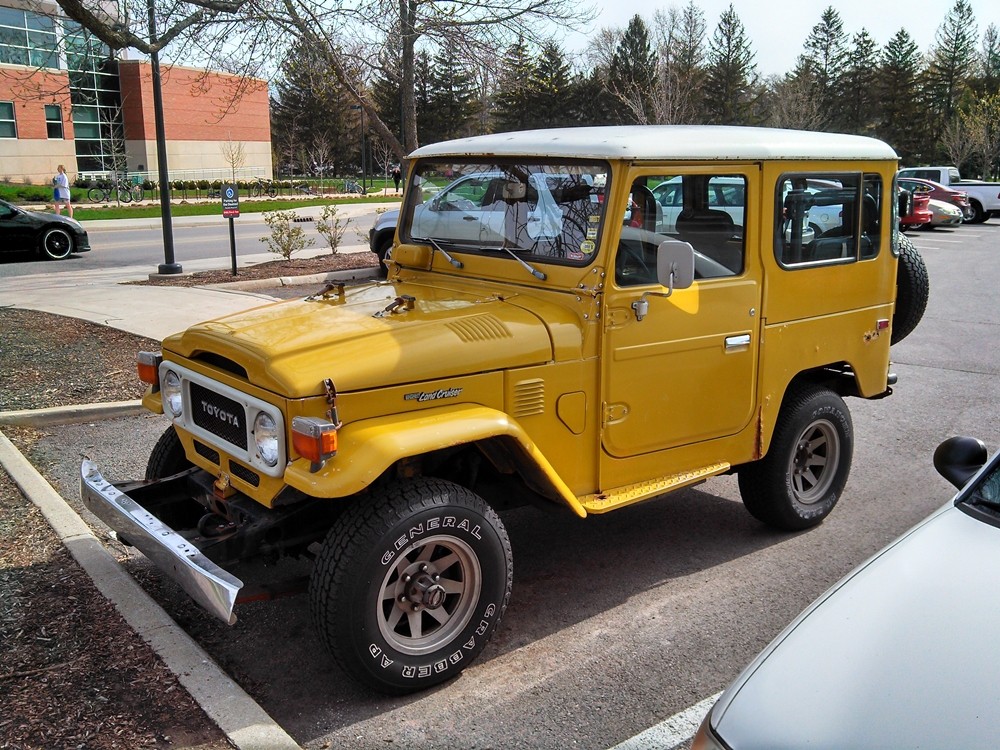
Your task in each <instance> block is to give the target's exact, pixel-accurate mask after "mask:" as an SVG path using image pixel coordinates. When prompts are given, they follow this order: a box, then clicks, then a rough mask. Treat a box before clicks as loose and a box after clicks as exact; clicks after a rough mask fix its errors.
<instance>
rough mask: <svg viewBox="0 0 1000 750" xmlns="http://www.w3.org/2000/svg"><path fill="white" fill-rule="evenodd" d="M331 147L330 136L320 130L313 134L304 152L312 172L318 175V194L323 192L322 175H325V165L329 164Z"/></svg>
mask: <svg viewBox="0 0 1000 750" xmlns="http://www.w3.org/2000/svg"><path fill="white" fill-rule="evenodd" d="M331 147H332V144H331V143H330V134H329V133H328V132H327V131H325V130H321V131H319V132H317V133H313V137H312V141H311V142H310V144H309V148H308V149H307V150H306V153H307V155H308V157H309V161H310V162H311V166H312V169H313V171H315V172H318V173H319V192H320V193H322V192H323V175H324V174H325V173H326V168H327V165H328V164H329V162H330V151H331Z"/></svg>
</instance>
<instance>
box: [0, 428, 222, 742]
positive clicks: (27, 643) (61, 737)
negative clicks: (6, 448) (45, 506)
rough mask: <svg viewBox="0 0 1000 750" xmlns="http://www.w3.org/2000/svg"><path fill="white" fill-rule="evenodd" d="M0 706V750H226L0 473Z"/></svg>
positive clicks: (22, 435)
mask: <svg viewBox="0 0 1000 750" xmlns="http://www.w3.org/2000/svg"><path fill="white" fill-rule="evenodd" d="M15 432H16V431H15ZM17 437H18V442H19V443H21V444H24V443H25V442H30V441H31V439H32V438H31V433H30V431H19V434H18V436H17ZM0 706H3V711H2V712H0V747H2V748H56V747H65V748H69V747H74V748H87V749H88V750H105V749H111V748H198V750H223V749H224V748H230V747H231V745H230V744H229V742H228V741H227V740H226V738H225V735H224V734H223V733H222V731H221V730H220V729H219V728H218V727H217V726H216V725H215V724H214V723H213V722H212V721H211V720H210V719H209V718H208V717H207V716H206V715H205V714H204V712H203V711H202V710H201V708H200V707H199V706H198V705H197V703H195V701H194V699H193V698H191V696H190V695H189V694H188V693H187V692H186V691H185V690H184V688H183V687H182V686H181V685H180V683H179V682H178V681H177V678H176V677H174V675H173V674H171V673H170V671H169V670H168V669H167V668H166V666H164V664H163V663H162V662H161V661H160V659H159V657H157V656H156V654H155V653H154V652H153V651H152V650H151V649H150V648H149V646H147V645H146V643H145V642H144V641H143V640H142V639H141V638H140V637H139V636H138V635H136V633H135V632H134V631H133V630H132V629H131V628H130V627H129V626H128V624H127V623H126V622H125V621H124V620H123V619H122V617H121V615H119V614H118V612H117V610H116V609H115V608H114V606H113V605H112V604H111V603H110V602H108V601H107V600H106V599H105V598H104V597H103V596H102V595H101V594H100V592H99V591H98V590H97V589H96V588H95V586H94V584H93V582H92V581H91V580H90V578H89V577H88V576H87V574H86V573H85V572H84V571H83V569H82V568H80V567H79V565H77V563H76V561H75V560H74V559H73V558H72V556H71V555H70V554H69V552H68V551H67V550H66V548H65V547H64V546H63V545H62V544H61V543H60V542H59V540H58V539H57V538H56V536H55V534H54V533H53V532H52V530H51V528H50V527H49V525H48V523H47V522H46V521H45V519H44V517H43V516H42V515H41V513H40V512H39V511H38V509H37V508H36V507H35V506H34V505H32V504H31V503H30V502H29V501H28V500H26V499H25V498H24V497H23V496H22V495H21V493H20V492H19V491H18V489H17V487H15V486H14V483H13V482H11V481H10V479H9V478H8V477H7V475H6V474H5V473H4V472H2V471H0Z"/></svg>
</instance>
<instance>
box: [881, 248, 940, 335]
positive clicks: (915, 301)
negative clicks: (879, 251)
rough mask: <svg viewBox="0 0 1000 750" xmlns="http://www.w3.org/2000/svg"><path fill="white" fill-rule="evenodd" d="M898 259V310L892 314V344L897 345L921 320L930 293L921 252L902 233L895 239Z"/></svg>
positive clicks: (928, 280)
mask: <svg viewBox="0 0 1000 750" xmlns="http://www.w3.org/2000/svg"><path fill="white" fill-rule="evenodd" d="M896 242H897V243H898V245H897V246H898V247H899V262H898V264H897V267H896V309H895V311H894V312H893V314H892V336H891V337H890V339H889V343H890V344H898V343H899V342H900V341H902V340H903V339H905V338H906V337H907V336H909V335H910V334H911V333H913V330H914V329H915V328H916V327H917V325H918V324H919V323H920V320H921V319H922V318H923V317H924V311H925V310H926V309H927V299H928V297H929V296H930V279H929V278H928V276H927V266H926V265H925V264H924V259H923V258H922V257H920V252H919V251H918V250H917V248H916V247H915V246H914V244H913V242H911V241H910V238H909V237H906V236H905V235H903V234H902V233H900V234H899V236H898V237H897V238H896Z"/></svg>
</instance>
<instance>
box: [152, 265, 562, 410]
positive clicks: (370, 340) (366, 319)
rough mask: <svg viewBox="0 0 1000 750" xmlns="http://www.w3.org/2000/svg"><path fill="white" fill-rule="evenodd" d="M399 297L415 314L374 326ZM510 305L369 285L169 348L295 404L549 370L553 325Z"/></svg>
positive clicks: (266, 311) (495, 299) (284, 306)
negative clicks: (333, 394)
mask: <svg viewBox="0 0 1000 750" xmlns="http://www.w3.org/2000/svg"><path fill="white" fill-rule="evenodd" d="M476 291H478V292H479V293H476ZM399 295H410V296H412V297H413V298H414V307H413V309H412V310H401V311H400V312H397V313H385V314H384V316H383V317H375V314H376V313H379V312H381V311H383V310H384V309H385V308H386V307H387V306H388V305H390V304H391V303H392V302H393V300H394V299H395V298H396V297H397V296H399ZM513 296H515V295H513V294H509V293H505V294H504V298H506V299H510V298H511V297H513ZM504 298H501V296H500V295H499V294H497V293H491V292H490V291H489V290H487V289H479V290H469V289H448V288H442V287H441V286H425V285H421V284H396V285H392V284H387V283H381V284H367V285H363V286H359V287H350V288H348V289H347V290H346V293H345V295H344V296H343V297H341V296H338V295H337V293H336V292H335V291H334V292H332V293H330V295H329V297H328V298H327V299H315V300H310V299H308V298H307V299H303V300H295V301H290V302H282V303H277V304H274V305H268V306H266V307H261V308H257V309H255V310H250V311H248V312H244V313H240V314H238V315H232V316H229V317H225V318H220V319H218V320H214V321H209V322H207V323H201V324H199V325H196V326H193V327H191V328H189V329H188V330H186V331H185V332H183V333H181V334H177V335H175V336H171V337H170V338H168V339H166V340H165V341H164V342H163V348H164V351H172V352H176V353H178V354H180V355H181V356H183V357H188V358H197V357H198V355H200V354H204V353H211V354H214V355H218V356H222V357H225V358H227V359H230V360H232V361H234V362H237V363H239V364H240V365H242V366H244V367H245V368H246V370H247V375H248V377H249V379H250V382H251V383H253V384H255V385H258V386H260V387H262V388H265V389H267V390H270V391H273V392H276V393H279V394H281V395H283V396H285V397H287V398H304V397H306V396H314V395H320V394H322V393H323V386H322V382H323V380H324V379H325V378H332V379H333V381H334V383H335V384H336V386H337V389H338V390H339V391H341V392H348V391H356V390H365V389H369V388H378V387H382V386H386V385H395V384H401V383H410V382H420V381H424V380H432V379H439V378H443V377H454V376H457V375H468V374H472V373H477V372H485V371H489V370H495V369H499V368H508V367H523V366H526V365H534V364H540V363H543V362H548V361H551V359H552V344H551V340H550V337H549V333H548V330H547V328H546V326H545V324H544V323H542V321H541V320H539V318H538V317H536V316H535V315H533V314H532V313H530V312H528V311H526V310H523V309H521V308H519V307H516V306H515V305H513V304H510V303H509V302H507V301H504Z"/></svg>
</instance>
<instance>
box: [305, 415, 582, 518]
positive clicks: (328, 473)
mask: <svg viewBox="0 0 1000 750" xmlns="http://www.w3.org/2000/svg"><path fill="white" fill-rule="evenodd" d="M491 438H500V439H501V440H502V442H503V444H504V447H505V448H506V449H507V452H508V453H509V455H510V457H511V459H512V460H513V463H514V465H515V467H516V468H517V470H518V472H519V473H520V474H521V476H522V478H523V479H524V480H525V482H526V483H527V484H528V486H529V487H531V488H532V489H533V490H535V491H536V492H538V493H539V494H541V495H543V496H545V497H548V498H550V499H552V500H557V501H560V502H564V503H566V504H567V505H568V506H569V507H570V508H571V509H572V510H573V512H574V513H576V514H577V515H578V516H580V518H586V516H587V511H586V509H585V508H584V507H583V505H581V504H580V501H579V500H578V499H577V497H576V495H574V494H573V492H572V490H570V488H569V487H568V486H567V485H566V483H565V482H564V481H563V480H562V478H561V477H560V476H559V474H558V473H557V472H556V471H555V469H553V468H552V465H551V464H550V463H549V461H548V459H546V458H545V456H544V455H543V454H542V452H541V451H540V450H539V449H538V446H536V445H535V444H534V441H532V440H531V438H530V437H528V434H527V433H526V432H525V431H524V429H523V428H522V427H521V425H519V424H518V423H517V422H516V421H515V420H514V419H511V418H510V417H509V416H508V415H507V414H505V413H504V412H502V411H499V410H497V409H491V408H489V407H486V406H480V405H478V404H454V405H449V406H441V407H435V408H431V409H422V410H420V411H415V412H409V413H406V414H391V415H388V416H384V417H375V418H373V419H365V420H361V421H359V422H352V423H350V424H347V425H345V426H344V427H342V428H341V429H340V431H339V434H338V436H337V442H338V451H337V455H336V456H334V457H333V458H331V459H330V460H329V461H327V463H326V465H325V466H324V467H323V468H322V469H320V470H319V471H318V472H316V473H315V474H313V473H311V472H310V471H309V468H310V467H309V461H307V460H306V459H304V458H299V459H296V460H295V461H293V462H291V463H290V464H289V466H288V467H287V468H286V469H285V483H286V484H288V485H289V486H291V487H294V488H295V489H297V490H300V491H301V492H304V493H306V494H307V495H310V496H312V497H329V498H337V497H347V496H349V495H354V494H356V493H358V492H361V491H363V490H364V489H365V488H367V487H368V486H369V485H370V484H371V483H372V482H374V481H375V480H376V479H378V478H379V477H380V476H381V475H382V473H383V472H384V471H385V470H386V469H388V468H389V467H390V466H392V465H393V464H394V463H395V462H396V461H398V460H399V459H402V458H409V457H411V456H419V455H421V454H423V453H428V452H430V451H433V450H439V449H441V448H450V447H453V446H457V445H468V444H470V443H477V442H479V441H486V440H490V439H491Z"/></svg>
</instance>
